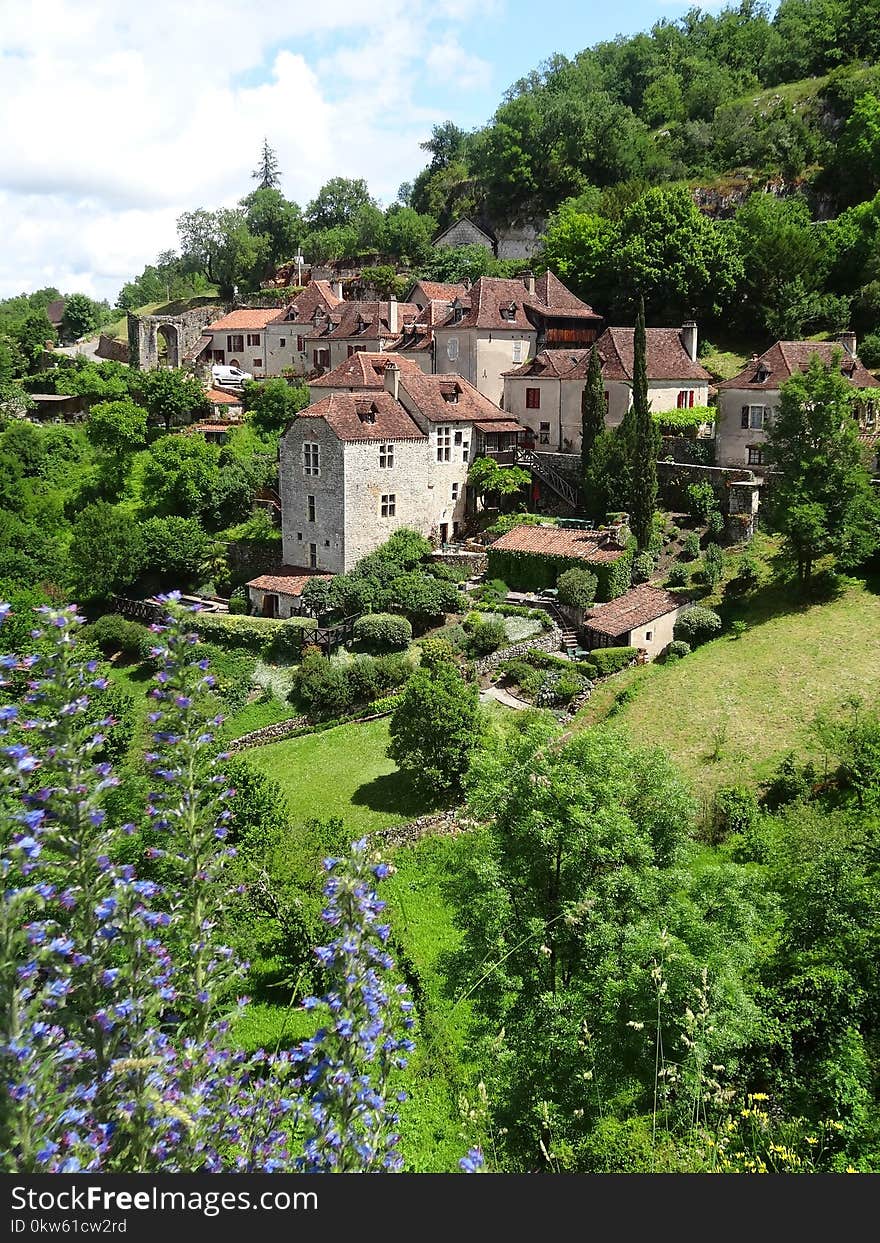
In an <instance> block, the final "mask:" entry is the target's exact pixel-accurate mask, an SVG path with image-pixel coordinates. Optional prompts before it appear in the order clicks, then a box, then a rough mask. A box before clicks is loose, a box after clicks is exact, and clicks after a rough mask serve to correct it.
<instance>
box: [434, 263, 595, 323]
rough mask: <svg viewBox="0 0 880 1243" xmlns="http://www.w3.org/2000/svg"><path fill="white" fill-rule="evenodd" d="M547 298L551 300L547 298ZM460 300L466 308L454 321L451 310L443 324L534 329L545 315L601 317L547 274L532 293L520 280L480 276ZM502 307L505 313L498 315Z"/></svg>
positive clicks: (579, 317) (583, 317) (553, 316)
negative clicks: (456, 320)
mask: <svg viewBox="0 0 880 1243" xmlns="http://www.w3.org/2000/svg"><path fill="white" fill-rule="evenodd" d="M547 298H549V299H551V301H549V302H548V301H546V299H547ZM459 301H460V302H462V303H463V304H465V305H467V306H468V307H469V309H468V310H467V312H466V313H465V315H463V317H462V318H461V319H460V320H459V321H458V322H457V323H455V322H454V321H453V318H452V315H453V312H452V311H450V313H449V316H448V317H447V319H446V320H445V322H444V324H443V326H444V327H446V328H448V327H461V328H488V329H493V330H496V331H499V330H501V329H522V330H525V331H533V330H534V328H535V327H536V324H537V323H539V322H540V321H541V319H542V318H548V317H552V318H555V317H560V316H561V317H564V318H567V319H571V318H575V319H594V320H596V322H597V323H598V322H600V320H601V316H599V315H597V314H596V312H595V311H594V310H593V308H592V307H591V306H588V305H587V304H586V302H581V300H580V298H576V297H575V295H574V294H573V293H572V292H571V290H570V289H566V287H565V286H564V285H563V284H562V282H561V281H560V280H558V279H557V278H556V277H555V276H553V275H552V274H550V273H548V274H546V275H545V276H544V277H541V278H540V280H539V281H538V282H536V283H535V292H534V293H533V294H531V293H529V291H528V289H527V287H526V285H525V284H524V283H523V281H522V280H518V279H514V280H505V279H503V278H501V277H496V276H481V277H480V278H479V280H477V281H475V282H474V284H473V285H472V286H471V288H470V290H469V291H468V295H467V299H465V298H463V297H462V298H460V299H459ZM502 310H504V311H505V312H506V314H505V315H502V314H501V312H502Z"/></svg>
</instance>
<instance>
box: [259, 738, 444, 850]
mask: <svg viewBox="0 0 880 1243" xmlns="http://www.w3.org/2000/svg"><path fill="white" fill-rule="evenodd" d="M387 748H388V718H387V717H383V718H382V719H381V720H379V721H369V722H367V723H366V724H365V725H339V726H337V727H336V728H335V729H328V730H325V731H324V732H323V733H320V734H306V735H305V736H303V737H302V738H289V739H285V740H284V741H283V742H274V743H271V744H270V745H269V746H267V747H254V748H253V749H249V750H248V751H246V752H244V753H243V754H245V755H246V756H247V759H248V762H249V763H250V764H252V765H253V766H254V767H255V768H259V769H260V771H261V772H264V773H266V774H267V775H268V776H270V777H274V778H275V780H276V781H278V782H280V784H281V786H282V787H283V789H284V793H285V794H286V795H287V801H288V804H289V806H290V811H291V814H292V816H293V819H294V820H297V821H300V822H303V821H306V820H311V819H313V818H315V817H318V818H320V819H322V820H329V819H331V818H333V817H337V816H338V817H340V818H341V819H343V820H344V821H345V824H346V826H347V827H348V828H350V830H351V832H352V836H353V837H357V836H358V835H359V834H361V833H371V832H373V831H374V830H375V829H384V828H388V827H389V825H392V824H401V823H405V822H406V821H407V820H412V819H414V818H415V817H416V816H421V815H424V814H425V812H428V811H431V810H432V804H431V803H430V801H426V800H425V799H423V798H421V797H420V796H419V795H417V794H416V792H415V791H414V790H413V788H412V785H411V784H410V782H409V779H408V778H406V777H404V776H402V775H401V774H400V773H399V772H398V771H397V767H396V765H395V763H394V761H393V760H390V759H389V758H388V756H387V755H386V750H387Z"/></svg>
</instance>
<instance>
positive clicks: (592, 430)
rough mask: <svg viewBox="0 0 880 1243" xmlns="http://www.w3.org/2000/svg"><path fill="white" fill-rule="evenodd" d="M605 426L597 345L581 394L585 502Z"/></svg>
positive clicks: (603, 395)
mask: <svg viewBox="0 0 880 1243" xmlns="http://www.w3.org/2000/svg"><path fill="white" fill-rule="evenodd" d="M604 427H605V389H604V386H603V384H602V363H601V360H600V358H599V351H598V350H597V349H596V347H595V345H594V346H593V348H592V350H591V351H590V365H589V367H588V368H587V382H586V384H585V385H584V391H583V394H582V396H581V479H582V481H583V487H584V502H585V504H588V503H589V502H588V500H587V496H586V492H587V480H588V478H589V475H590V459H591V458H592V455H593V446H594V445H595V443H596V437H597V436H598V435H599V433H600V432H601V431H603V430H604Z"/></svg>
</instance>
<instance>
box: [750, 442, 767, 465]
mask: <svg viewBox="0 0 880 1243" xmlns="http://www.w3.org/2000/svg"><path fill="white" fill-rule="evenodd" d="M763 465H764V449H763V446H761V445H749V466H763Z"/></svg>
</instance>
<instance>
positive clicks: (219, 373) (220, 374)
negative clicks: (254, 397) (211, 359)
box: [211, 363, 254, 388]
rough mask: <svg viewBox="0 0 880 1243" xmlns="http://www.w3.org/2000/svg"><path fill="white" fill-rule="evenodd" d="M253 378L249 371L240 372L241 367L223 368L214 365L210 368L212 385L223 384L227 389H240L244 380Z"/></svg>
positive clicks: (217, 364)
mask: <svg viewBox="0 0 880 1243" xmlns="http://www.w3.org/2000/svg"><path fill="white" fill-rule="evenodd" d="M253 378H254V377H253V375H252V374H251V372H250V371H242V369H241V367H224V366H223V365H222V364H221V363H215V364H214V366H213V367H212V368H211V379H212V380H213V381H214V383H215V384H223V385H225V386H226V387H227V388H240V387H241V386H242V384H244V382H245V380H252V379H253Z"/></svg>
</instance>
